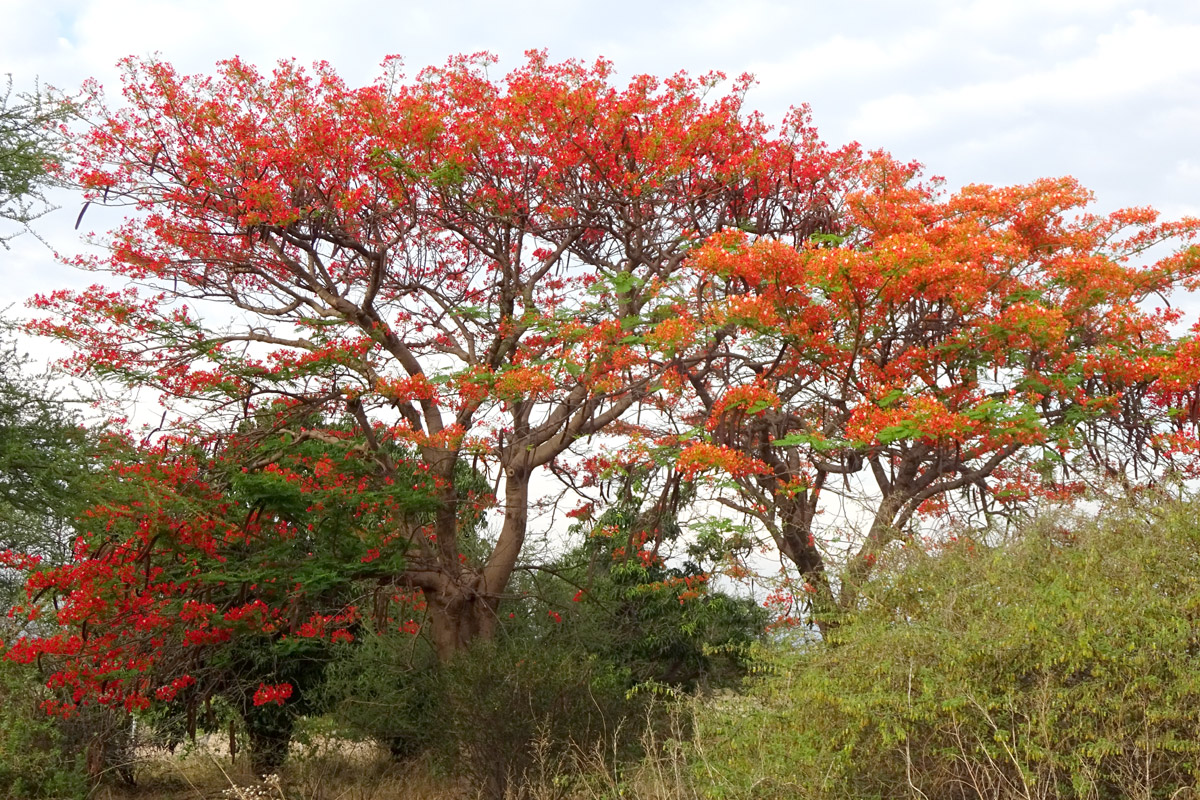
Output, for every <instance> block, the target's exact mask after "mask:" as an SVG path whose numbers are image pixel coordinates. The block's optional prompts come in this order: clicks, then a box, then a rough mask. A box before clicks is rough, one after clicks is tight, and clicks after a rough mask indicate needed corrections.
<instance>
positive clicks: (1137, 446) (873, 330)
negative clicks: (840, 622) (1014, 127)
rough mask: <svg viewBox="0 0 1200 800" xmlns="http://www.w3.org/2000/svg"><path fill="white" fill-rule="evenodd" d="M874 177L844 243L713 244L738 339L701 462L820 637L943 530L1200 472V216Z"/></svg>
mask: <svg viewBox="0 0 1200 800" xmlns="http://www.w3.org/2000/svg"><path fill="white" fill-rule="evenodd" d="M861 167H862V168H861V170H860V171H859V172H858V178H857V180H858V183H857V185H855V186H848V187H847V192H846V194H845V195H844V197H843V200H842V204H841V207H840V208H841V213H840V215H839V217H838V220H837V222H838V227H837V229H836V230H835V231H831V232H829V233H827V234H823V235H817V236H814V237H812V239H811V240H810V241H808V242H805V243H803V245H802V246H800V247H796V246H793V245H791V244H788V243H784V242H781V241H778V240H776V239H772V238H770V237H753V236H749V235H746V234H744V233H742V232H738V231H733V232H726V233H724V234H721V235H720V236H718V237H715V238H714V239H713V240H712V241H710V242H709V243H707V244H706V245H705V246H704V247H703V248H702V249H701V250H700V251H699V252H698V253H697V254H696V257H695V266H696V268H697V270H698V272H699V273H700V274H701V275H704V276H706V277H705V278H704V279H702V280H700V281H699V282H698V284H697V285H698V287H699V292H698V294H697V300H696V303H697V307H698V308H700V309H703V313H704V315H705V316H704V323H705V327H706V328H708V329H709V330H732V331H736V334H735V335H730V336H727V337H725V338H724V339H722V341H721V343H720V346H719V349H718V350H717V352H716V353H714V355H713V358H714V363H716V364H717V365H719V366H718V367H717V368H714V369H710V370H709V371H708V373H707V374H706V376H704V378H703V379H701V380H698V381H696V388H697V392H696V393H695V395H693V397H694V399H695V402H696V405H695V406H693V407H692V408H691V409H690V414H691V416H690V417H687V413H689V410H684V411H682V412H681V414H682V415H683V416H684V417H685V418H687V419H690V420H691V421H692V422H693V423H694V424H697V427H696V429H694V430H692V431H691V435H690V437H688V438H687V439H686V440H685V441H684V442H683V444H682V445H680V446H681V447H682V453H681V455H680V457H679V463H678V466H679V468H680V470H681V471H682V472H683V473H684V475H685V477H689V478H696V477H697V476H702V475H710V476H713V475H715V476H719V477H720V479H721V480H722V481H725V482H726V485H725V488H724V489H723V490H722V492H721V494H720V499H721V500H722V501H723V502H724V503H726V504H727V505H729V506H731V507H732V508H734V509H736V510H737V511H738V512H740V513H741V514H744V515H745V516H746V517H748V518H751V519H753V520H755V521H756V522H757V523H758V524H760V525H761V526H762V527H763V528H765V529H766V531H767V532H769V534H770V536H771V537H772V538H773V540H774V542H775V544H776V545H777V546H778V549H779V551H780V552H781V553H782V554H783V555H784V556H785V557H786V558H787V559H789V560H790V561H791V562H793V563H794V564H795V565H796V567H797V568H798V570H799V572H800V574H801V575H802V577H803V580H804V589H805V591H806V592H807V593H808V594H807V597H806V595H805V594H804V593H799V592H798V593H797V594H798V596H799V597H801V598H804V601H803V602H802V603H801V604H800V605H801V606H802V607H808V608H809V609H810V610H812V611H814V612H815V616H816V620H817V622H818V623H820V624H824V622H826V621H829V620H831V619H833V618H835V617H836V614H837V607H838V605H839V604H840V605H841V606H842V607H843V608H845V607H848V606H850V605H852V604H853V603H854V600H855V597H856V592H855V587H856V586H857V584H858V583H859V582H860V581H861V579H862V578H863V577H864V576H865V575H866V574H867V573H868V572H869V571H870V568H871V565H872V564H873V563H874V561H875V559H876V558H877V557H878V555H879V553H880V550H881V549H882V548H884V547H885V546H887V545H888V544H889V543H890V542H893V541H895V540H897V539H900V538H903V537H906V536H910V535H911V534H912V533H913V525H914V522H915V521H916V520H918V519H919V518H922V517H924V518H925V519H927V520H928V519H929V518H931V517H938V516H940V517H943V518H946V517H949V518H950V519H951V520H952V521H957V522H963V521H965V520H967V519H968V518H969V516H970V515H971V514H974V513H982V514H983V515H990V514H1003V513H1005V512H1009V511H1012V510H1014V509H1016V508H1020V507H1028V504H1029V501H1031V500H1032V499H1035V498H1037V497H1045V496H1048V495H1049V496H1059V497H1063V496H1071V495H1073V494H1077V493H1078V492H1079V491H1081V490H1082V489H1083V488H1084V487H1085V486H1086V484H1087V482H1088V481H1089V480H1092V479H1095V478H1098V477H1099V478H1108V479H1112V478H1119V479H1121V480H1125V481H1127V482H1128V485H1130V486H1134V485H1136V484H1137V483H1138V482H1139V481H1144V480H1153V479H1156V478H1160V477H1161V476H1162V474H1163V472H1164V471H1165V470H1170V469H1174V470H1178V471H1180V473H1181V474H1182V475H1183V476H1184V477H1191V476H1194V474H1195V472H1194V468H1195V466H1196V464H1195V461H1194V456H1195V454H1196V452H1197V440H1196V436H1195V423H1196V422H1197V420H1198V419H1200V412H1198V411H1197V409H1198V408H1200V405H1198V404H1200V383H1197V381H1198V380H1200V373H1198V371H1197V361H1196V358H1195V354H1196V348H1197V340H1196V333H1197V330H1198V328H1197V327H1193V328H1192V329H1191V332H1190V333H1188V334H1186V335H1182V336H1181V335H1177V334H1174V333H1173V331H1174V330H1177V328H1176V326H1178V325H1179V323H1180V322H1181V321H1182V320H1183V317H1184V313H1183V310H1182V308H1181V307H1179V306H1172V305H1171V304H1170V301H1169V299H1168V296H1169V295H1170V294H1171V292H1172V291H1173V290H1183V289H1188V290H1194V289H1195V288H1196V286H1197V281H1198V275H1200V251H1198V249H1197V248H1195V247H1194V246H1189V245H1190V242H1191V241H1193V240H1194V238H1195V236H1196V234H1197V232H1198V230H1200V220H1196V219H1185V220H1182V221H1178V222H1165V223H1164V222H1160V221H1158V219H1157V215H1156V214H1155V212H1153V211H1152V210H1149V209H1130V210H1124V211H1118V212H1115V213H1112V214H1107V215H1098V214H1094V213H1091V212H1090V211H1089V210H1088V205H1089V204H1090V202H1091V199H1092V198H1091V195H1090V193H1088V192H1087V191H1085V190H1084V189H1082V188H1081V187H1080V186H1079V185H1078V184H1077V183H1076V182H1074V181H1073V180H1071V179H1059V180H1041V181H1037V182H1035V183H1032V184H1029V185H1025V186H1013V187H1007V188H993V187H988V186H967V187H965V188H963V189H961V190H959V191H957V192H954V193H951V194H946V193H942V192H941V191H940V190H939V187H938V186H937V184H936V183H933V184H930V183H924V182H922V181H921V180H920V175H919V172H918V170H917V168H916V167H915V166H913V165H904V164H899V163H896V162H895V161H893V160H892V159H890V158H888V157H886V156H883V155H876V156H872V157H868V158H865V159H864V161H863V162H862V165H861ZM1156 245H1161V247H1160V248H1159V250H1158V251H1156V254H1157V255H1160V256H1162V257H1161V258H1158V260H1153V259H1150V258H1148V257H1147V256H1146V255H1145V254H1146V251H1147V250H1149V249H1150V248H1151V247H1154V246H1156ZM658 441H659V444H660V445H662V444H664V443H665V444H669V443H670V442H671V441H672V440H670V439H669V438H668V439H667V440H665V442H664V440H662V439H660V440H658ZM863 476H866V477H865V479H864V478H863ZM843 502H848V503H852V504H856V505H855V506H854V507H855V508H857V509H858V510H857V512H855V513H857V514H858V516H859V518H858V520H851V522H857V523H859V524H861V526H862V535H861V538H859V539H858V540H857V541H853V540H852V547H853V549H851V550H849V551H848V552H845V553H844V558H843V557H842V556H839V557H838V558H837V560H836V561H835V563H836V564H838V565H839V566H841V565H844V566H845V568H844V570H843V571H842V572H841V573H840V575H838V576H837V577H836V578H834V577H832V576H831V575H830V574H829V572H828V571H827V566H828V565H829V554H830V553H831V552H833V553H835V554H837V553H838V551H839V549H841V550H843V551H844V548H845V546H844V545H840V546H839V545H836V544H834V543H833V542H832V541H831V539H832V538H833V537H834V536H836V535H839V534H840V535H842V536H845V533H844V532H843V531H844V528H843V527H841V526H845V525H846V520H844V519H841V520H838V519H834V520H833V523H832V524H831V523H829V522H825V523H823V522H822V519H821V518H820V516H819V515H820V514H822V513H824V512H829V511H831V510H833V511H834V512H836V507H837V504H838V503H843ZM831 516H832V515H831ZM843 541H845V540H844V539H843ZM839 592H840V597H837V596H835V595H837V594H838V593H839Z"/></svg>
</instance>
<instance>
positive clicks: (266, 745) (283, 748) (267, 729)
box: [242, 706, 295, 775]
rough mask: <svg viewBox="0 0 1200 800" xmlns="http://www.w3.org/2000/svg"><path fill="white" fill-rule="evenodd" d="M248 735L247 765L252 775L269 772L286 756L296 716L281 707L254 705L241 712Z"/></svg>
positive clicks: (271, 772) (269, 773)
mask: <svg viewBox="0 0 1200 800" xmlns="http://www.w3.org/2000/svg"><path fill="white" fill-rule="evenodd" d="M242 721H243V722H244V723H245V725H246V734H247V736H248V738H249V739H250V769H251V770H252V771H253V772H254V774H255V775H272V774H274V773H275V772H277V771H278V770H279V768H280V767H281V766H283V762H284V761H285V760H286V759H287V754H288V747H289V746H290V745H291V743H292V728H293V727H294V725H295V720H294V718H293V717H292V715H291V714H290V713H288V712H287V711H286V710H284V709H282V708H275V707H267V706H262V707H255V708H252V709H249V710H247V711H246V712H245V713H244V714H243V715H242Z"/></svg>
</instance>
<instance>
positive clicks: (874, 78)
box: [0, 0, 1200, 349]
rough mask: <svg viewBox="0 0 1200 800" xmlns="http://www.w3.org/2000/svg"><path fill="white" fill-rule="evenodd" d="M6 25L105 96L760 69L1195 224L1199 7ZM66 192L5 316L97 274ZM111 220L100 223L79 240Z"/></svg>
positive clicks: (541, 12) (415, 9) (933, 144)
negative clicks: (265, 80)
mask: <svg viewBox="0 0 1200 800" xmlns="http://www.w3.org/2000/svg"><path fill="white" fill-rule="evenodd" d="M0 20H2V21H3V24H2V25H0V73H11V75H12V78H13V83H14V87H15V88H16V89H18V90H21V89H29V88H31V87H32V86H33V85H34V82H35V80H40V81H41V82H42V83H43V84H50V85H53V86H55V87H58V88H60V89H62V90H65V91H67V92H70V91H72V90H74V89H77V88H78V86H79V85H80V83H81V82H82V81H83V80H84V79H86V78H88V77H94V78H96V79H98V80H99V81H100V82H101V83H103V84H104V85H105V86H106V87H108V88H109V89H110V90H111V91H112V92H113V93H114V94H115V92H116V90H117V89H118V88H119V79H118V74H119V73H118V71H117V69H116V62H117V60H118V59H120V58H122V57H124V56H126V55H137V56H157V57H159V58H161V59H164V60H166V61H169V62H171V63H173V64H174V65H175V66H176V67H177V68H178V69H179V70H180V71H183V72H210V71H212V69H213V66H214V64H215V63H216V62H217V61H218V60H220V59H223V58H227V57H230V56H233V55H238V56H241V57H243V58H244V59H246V60H249V61H251V62H254V63H256V64H258V65H260V66H264V67H270V66H271V65H272V64H273V63H274V62H275V61H277V60H279V59H283V58H295V59H297V60H298V61H299V62H301V63H303V64H307V63H311V62H313V61H316V60H325V61H328V62H329V63H331V64H332V65H333V66H334V67H335V68H336V69H337V70H338V72H339V73H340V74H341V75H342V76H343V78H345V79H346V80H347V82H348V83H350V84H352V85H354V84H363V83H366V82H368V81H370V80H371V78H372V77H374V76H375V75H376V74H378V72H379V64H380V62H381V61H382V60H383V59H384V57H385V56H388V55H391V54H398V55H401V56H403V58H404V60H405V64H406V71H407V72H408V74H414V73H416V72H417V71H419V70H420V69H421V68H422V67H424V66H426V65H429V64H441V63H443V62H444V61H445V60H446V58H447V57H449V56H451V55H454V54H458V53H471V52H477V51H481V50H486V51H490V52H491V53H493V54H495V55H496V56H498V57H499V59H500V66H499V69H500V71H503V70H505V69H506V68H507V67H512V66H515V65H517V64H518V63H519V62H520V61H521V60H522V58H523V53H524V52H525V51H526V50H528V49H533V48H536V49H543V48H544V49H546V50H547V51H548V53H549V55H550V58H551V59H553V60H562V59H568V58H574V59H580V60H584V61H589V62H590V61H592V60H594V59H595V58H597V57H598V56H604V57H606V58H608V59H610V60H611V61H613V62H614V65H615V68H616V71H617V78H618V80H619V79H620V78H628V77H630V76H632V75H635V74H639V73H651V74H655V75H668V74H673V73H675V72H678V71H680V70H686V71H688V72H691V73H703V72H707V71H710V70H721V71H723V72H725V73H727V74H730V75H738V74H740V73H743V72H750V73H753V74H754V75H755V76H757V79H758V84H757V85H756V87H755V88H754V90H753V91H752V92H751V94H750V95H749V98H748V105H749V106H750V107H751V108H754V109H757V110H759V111H761V112H763V113H764V114H765V116H766V118H767V119H768V120H771V121H778V120H780V119H781V118H782V117H783V115H784V113H785V112H786V111H787V109H788V108H789V107H790V106H793V105H799V104H802V103H807V104H809V105H810V106H811V107H812V110H813V116H814V121H815V123H816V125H817V127H818V129H819V130H820V131H821V134H822V136H823V138H824V139H825V140H826V141H827V142H829V143H830V144H831V145H840V144H843V143H845V142H848V141H851V140H853V141H858V142H860V143H862V144H863V145H864V146H865V147H867V148H871V149H875V148H880V149H884V150H888V151H890V152H891V153H892V154H893V155H895V156H897V157H899V158H902V159H905V160H917V161H920V162H922V163H923V164H925V165H926V168H927V171H928V172H929V173H930V174H934V175H940V176H944V177H945V178H946V179H947V182H948V184H949V185H950V186H952V187H953V186H961V185H963V184H968V183H993V184H1005V183H1017V182H1024V181H1030V180H1033V179H1035V178H1038V177H1045V176H1055V175H1065V174H1069V175H1073V176H1075V177H1076V178H1078V179H1079V180H1080V181H1082V182H1083V184H1084V185H1085V186H1088V187H1089V188H1091V189H1092V190H1093V191H1094V192H1095V194H1096V198H1097V208H1098V209H1099V210H1112V209H1115V208H1119V207H1122V206H1130V205H1139V206H1140V205H1153V206H1155V207H1156V208H1158V209H1160V210H1161V211H1163V212H1164V214H1166V215H1167V216H1172V217H1174V216H1180V215H1184V214H1200V152H1197V150H1196V143H1197V141H1198V137H1197V131H1198V130H1200V47H1197V46H1196V44H1195V43H1196V42H1197V41H1200V2H1195V0H1174V1H1173V2H1172V1H1164V2H1138V1H1137V0H980V1H979V2H966V1H965V0H958V1H957V2H952V1H950V0H944V1H940V0H905V2H898V0H870V1H866V0H863V1H856V0H842V1H841V2H839V3H830V2H821V3H816V2H780V1H778V0H774V1H773V0H739V2H729V0H724V1H723V2H707V1H706V0H635V1H631V0H606V2H602V3H600V2H579V1H574V2H573V1H572V0H556V1H555V2H552V3H551V2H536V1H535V0H509V2H505V3H497V2H494V0H489V1H488V2H477V1H476V0H440V2H428V0H390V2H387V3H382V2H381V3H374V2H366V1H365V0H339V2H335V3H330V2H311V1H310V0H288V2H274V1H273V0H0ZM54 200H55V202H56V203H57V204H59V205H60V206H61V208H60V210H59V211H56V212H54V213H52V214H49V215H47V216H45V217H44V218H42V219H41V220H39V221H38V222H37V223H35V229H36V231H37V232H38V234H39V235H40V236H41V239H42V240H43V241H39V240H38V239H37V238H35V237H33V236H29V235H25V236H23V237H21V238H19V239H17V240H16V241H15V242H13V244H12V249H11V251H9V252H7V253H5V252H2V251H0V309H3V308H5V307H9V310H8V311H7V312H6V315H7V316H12V315H15V314H20V313H23V309H22V308H21V304H22V303H23V302H24V301H25V300H26V299H27V298H28V297H29V296H30V295H32V294H33V293H35V292H46V291H50V290H52V289H55V288H60V287H65V286H80V285H86V284H87V283H91V282H94V280H95V276H90V275H84V274H80V273H78V272H76V271H74V270H73V269H72V268H70V267H67V266H65V265H62V264H59V263H58V262H56V260H55V259H54V257H53V254H52V252H51V250H50V247H53V248H54V249H56V250H58V251H60V252H62V253H70V252H74V251H77V250H78V249H80V248H81V247H82V244H81V243H80V241H79V237H80V233H79V232H76V231H75V230H74V229H73V225H74V222H75V218H76V216H77V214H78V213H79V209H80V207H81V203H82V201H81V200H80V198H78V197H77V196H74V195H72V194H70V193H68V192H61V193H59V194H56V195H55V197H54ZM105 222H106V218H105V217H104V215H103V214H93V213H92V212H91V211H89V214H88V221H87V222H86V223H85V225H84V228H85V229H86V228H87V227H89V226H90V225H95V224H105ZM115 222H116V218H115V217H108V218H107V224H115ZM43 242H45V243H43ZM47 244H48V245H49V246H47ZM35 349H36V348H35Z"/></svg>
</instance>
